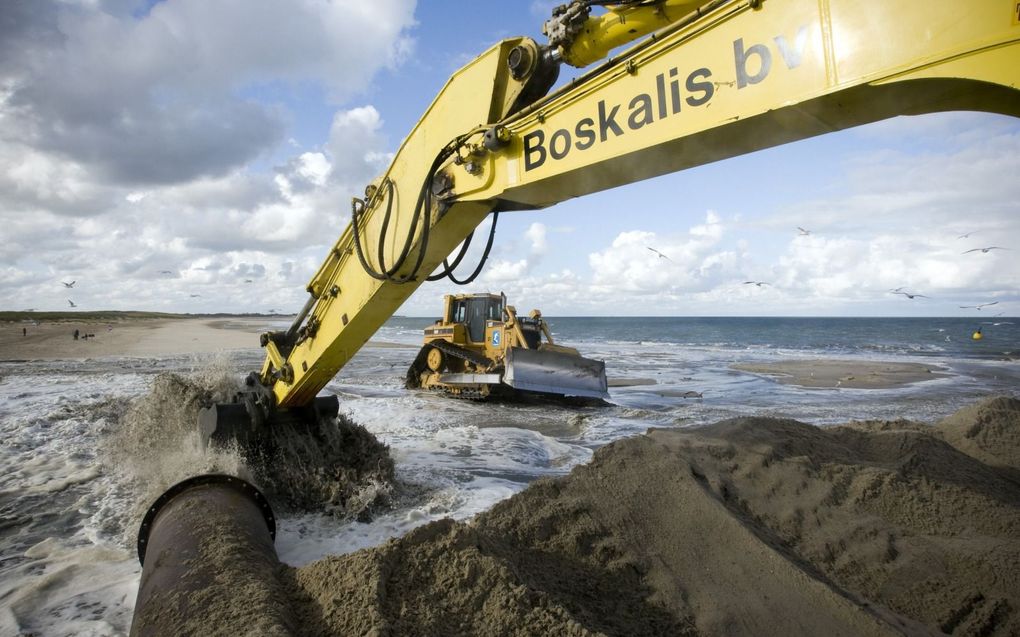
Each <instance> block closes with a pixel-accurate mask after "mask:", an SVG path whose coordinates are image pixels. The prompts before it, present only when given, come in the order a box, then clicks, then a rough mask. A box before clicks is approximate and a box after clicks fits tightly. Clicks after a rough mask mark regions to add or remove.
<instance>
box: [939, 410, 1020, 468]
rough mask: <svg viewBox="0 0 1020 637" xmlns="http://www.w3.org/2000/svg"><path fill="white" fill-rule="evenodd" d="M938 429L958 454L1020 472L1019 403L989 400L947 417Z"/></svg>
mask: <svg viewBox="0 0 1020 637" xmlns="http://www.w3.org/2000/svg"><path fill="white" fill-rule="evenodd" d="M938 429H939V431H940V432H941V433H942V436H943V438H945V440H946V441H947V442H949V443H950V444H951V445H953V446H954V447H956V448H957V449H959V450H960V451H962V452H964V453H966V454H968V455H971V456H974V457H975V458H977V459H979V460H981V461H982V462H986V463H988V464H991V465H997V466H1002V467H1012V468H1013V469H1016V470H1018V471H1020V400H1017V399H1015V398H1008V397H1005V396H998V397H995V398H988V399H986V400H983V401H981V402H980V403H977V404H976V405H971V406H970V407H966V408H964V409H961V410H960V411H958V412H956V413H955V414H953V415H952V416H950V417H949V418H946V419H945V420H943V421H942V422H940V423H939V424H938Z"/></svg>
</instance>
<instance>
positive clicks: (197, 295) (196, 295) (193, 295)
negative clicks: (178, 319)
mask: <svg viewBox="0 0 1020 637" xmlns="http://www.w3.org/2000/svg"><path fill="white" fill-rule="evenodd" d="M189 296H191V298H195V297H199V296H202V295H201V294H191V295H189Z"/></svg>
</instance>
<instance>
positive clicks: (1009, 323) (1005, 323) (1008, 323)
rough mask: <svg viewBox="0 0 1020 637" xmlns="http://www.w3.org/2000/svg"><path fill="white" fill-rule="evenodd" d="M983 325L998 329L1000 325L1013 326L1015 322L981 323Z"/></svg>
mask: <svg viewBox="0 0 1020 637" xmlns="http://www.w3.org/2000/svg"><path fill="white" fill-rule="evenodd" d="M981 324H982V325H992V326H995V327H998V326H1000V325H1013V322H1012V321H997V322H994V323H993V322H992V321H981Z"/></svg>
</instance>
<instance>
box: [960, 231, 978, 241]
mask: <svg viewBox="0 0 1020 637" xmlns="http://www.w3.org/2000/svg"><path fill="white" fill-rule="evenodd" d="M974 232H975V231H974V230H971V231H970V232H968V233H967V234H961V235H960V236H958V237H956V238H957V239H966V238H967V237H969V236H970V235H972V234H974Z"/></svg>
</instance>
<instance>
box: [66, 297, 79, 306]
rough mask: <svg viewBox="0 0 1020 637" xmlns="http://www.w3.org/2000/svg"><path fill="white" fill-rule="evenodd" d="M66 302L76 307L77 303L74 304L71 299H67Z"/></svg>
mask: <svg viewBox="0 0 1020 637" xmlns="http://www.w3.org/2000/svg"><path fill="white" fill-rule="evenodd" d="M67 304H68V305H70V306H71V307H78V306H77V305H75V304H74V301H72V300H71V299H67Z"/></svg>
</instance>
